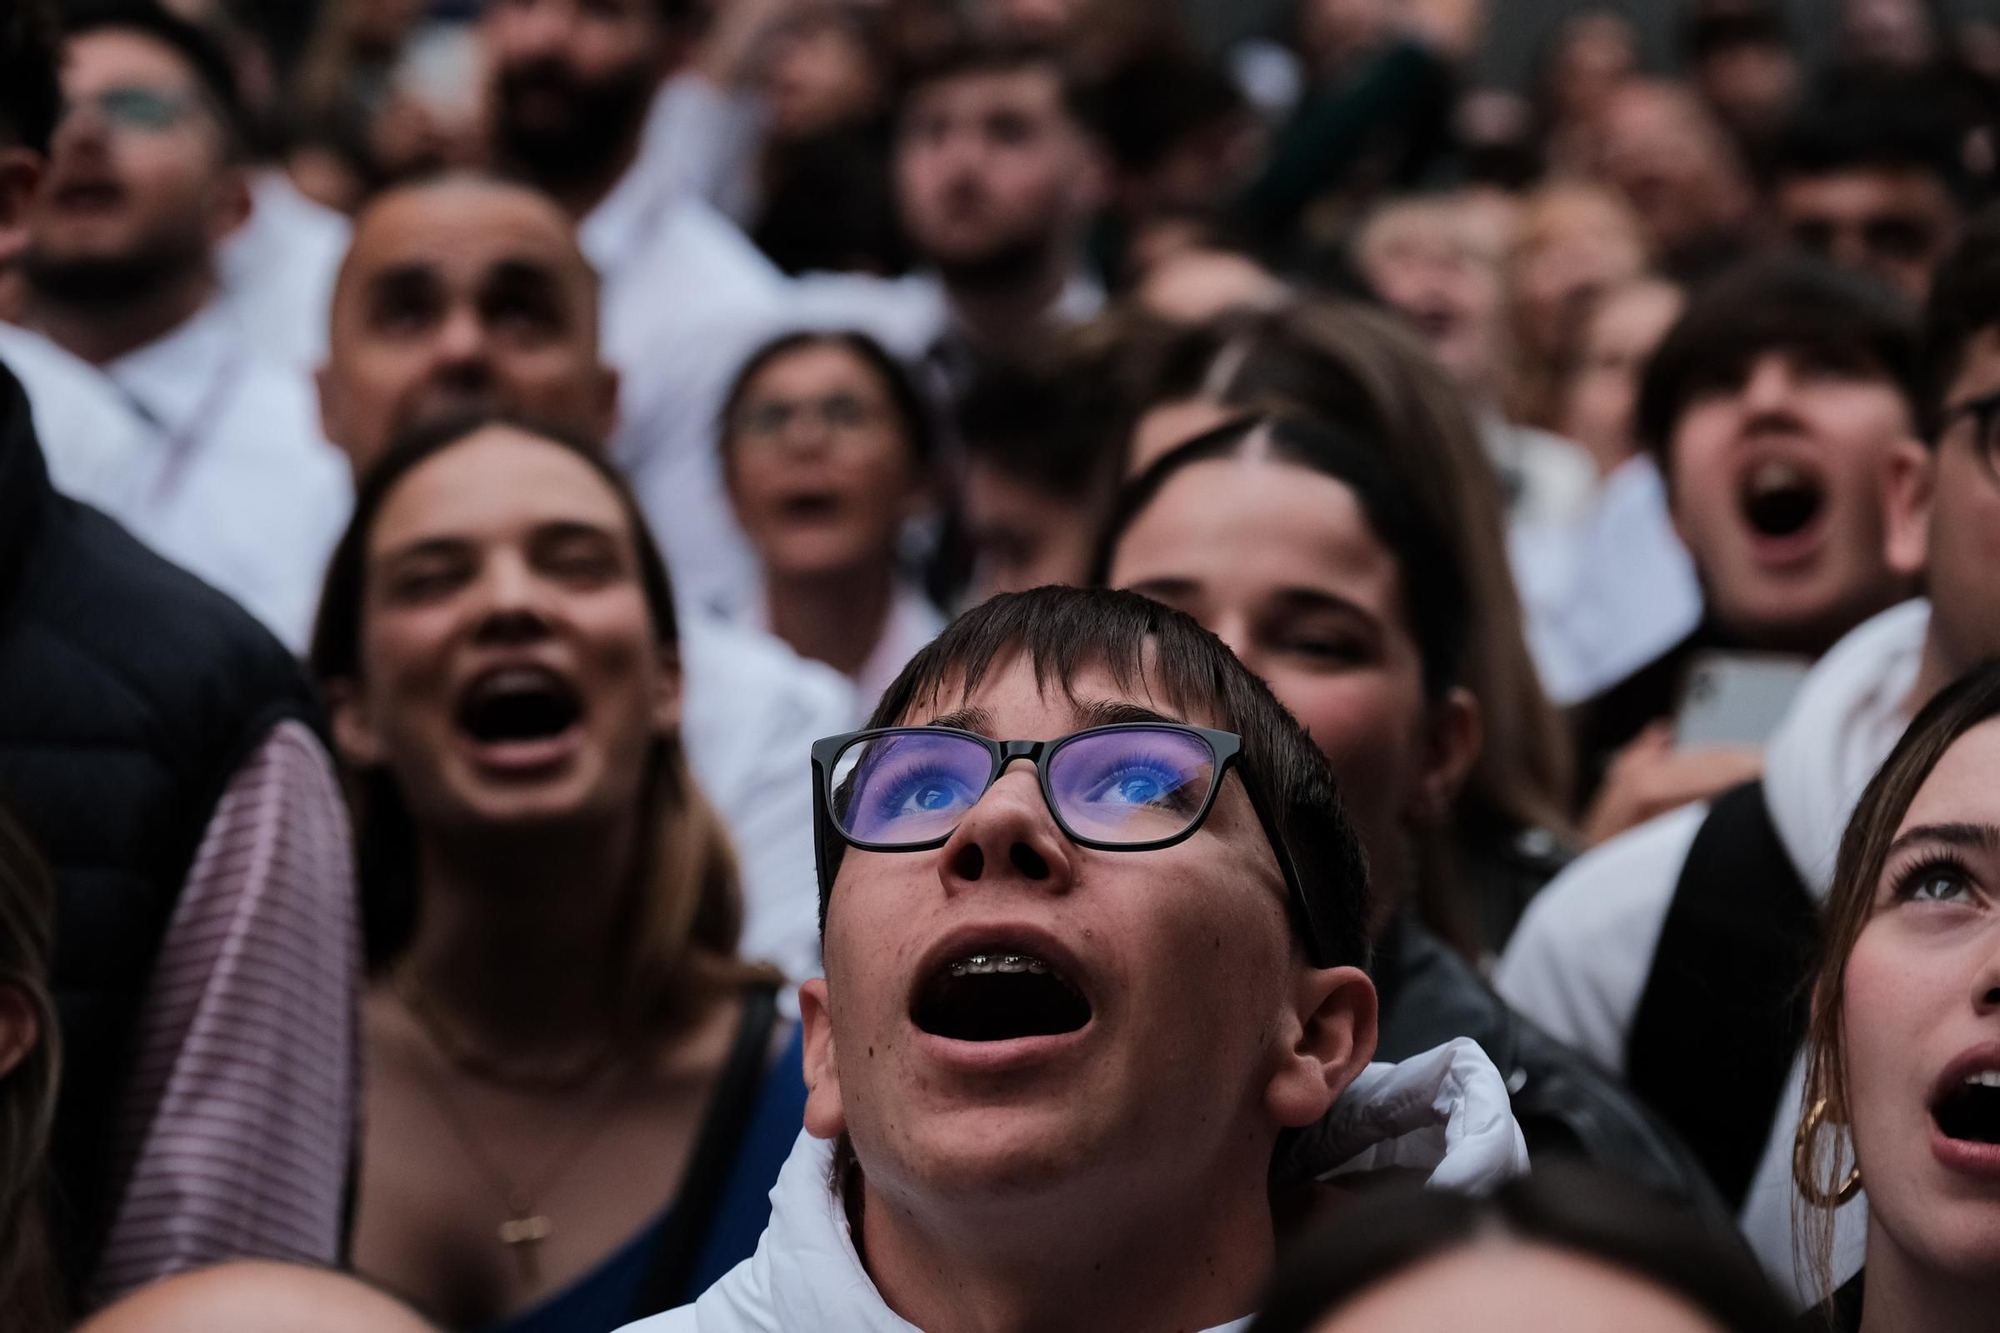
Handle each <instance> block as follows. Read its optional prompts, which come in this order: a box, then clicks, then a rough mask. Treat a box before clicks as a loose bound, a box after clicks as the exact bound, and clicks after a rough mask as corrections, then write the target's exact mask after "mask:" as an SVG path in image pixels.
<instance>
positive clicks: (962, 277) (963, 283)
mask: <svg viewBox="0 0 2000 1333" xmlns="http://www.w3.org/2000/svg"><path fill="white" fill-rule="evenodd" d="M1055 248H1056V241H1055V239H1054V238H1053V237H1052V236H1050V235H1049V234H1047V233H1040V234H1036V235H1032V236H1025V237H1016V238H1012V239H1009V240H1005V241H1002V242H1000V243H998V244H996V245H994V246H991V247H989V248H988V249H987V250H985V251H984V252H982V253H980V254H976V255H962V256H956V257H951V258H944V257H936V256H934V257H933V258H932V261H931V262H932V264H933V265H934V266H935V267H936V268H937V271H938V274H939V276H941V277H942V278H943V279H944V284H945V286H946V287H947V288H950V289H951V290H954V291H960V292H965V293H969V294H972V295H976V296H1004V295H1007V294H1009V293H1011V292H1018V291H1020V290H1021V289H1023V288H1025V287H1030V286H1033V285H1034V284H1035V283H1036V282H1038V281H1040V280H1041V278H1042V277H1043V276H1044V275H1045V274H1046V273H1048V272H1049V271H1050V269H1051V267H1052V265H1053V263H1054V255H1055Z"/></svg>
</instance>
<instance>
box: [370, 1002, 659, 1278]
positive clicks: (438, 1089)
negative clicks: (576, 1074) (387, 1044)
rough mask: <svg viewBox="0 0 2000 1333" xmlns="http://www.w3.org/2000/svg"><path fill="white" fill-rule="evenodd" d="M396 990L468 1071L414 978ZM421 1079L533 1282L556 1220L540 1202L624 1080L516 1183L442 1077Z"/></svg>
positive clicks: (608, 1087)
mask: <svg viewBox="0 0 2000 1333" xmlns="http://www.w3.org/2000/svg"><path fill="white" fill-rule="evenodd" d="M395 990H396V994H397V996H398V998H399V999H401V1000H402V1001H403V1005H404V1008H405V1009H406V1010H408V1011H409V1014H410V1017H411V1018H412V1019H414V1020H416V1023H417V1027H418V1029H419V1030H420V1031H422V1032H423V1033H424V1035H425V1037H426V1038H427V1039H428V1040H429V1042H430V1043H431V1045H432V1046H433V1047H434V1048H435V1049H436V1050H437V1052H438V1054H439V1055H441V1056H443V1057H444V1060H445V1062H446V1063H447V1064H450V1065H452V1066H455V1067H457V1068H460V1069H462V1070H465V1072H467V1073H471V1072H472V1071H471V1070H470V1069H468V1068H467V1067H466V1066H465V1065H464V1064H462V1063H461V1061H460V1060H459V1059H458V1057H457V1055H456V1054H455V1053H454V1052H453V1051H452V1049H450V1048H449V1047H448V1046H447V1045H446V1044H445V1043H444V1042H441V1041H439V1040H438V1038H439V1029H438V1028H437V1026H436V1024H435V1023H434V1022H426V1021H425V1020H424V1017H423V1012H424V1010H423V1009H420V1008H419V1006H421V1005H422V1004H423V1001H422V994H421V992H420V991H419V990H418V989H417V986H416V983H415V981H414V980H413V979H410V978H408V977H405V976H402V975H398V976H397V977H396V979H395ZM412 997H415V1001H416V1002H415V1003H412ZM425 1008H427V1006H425ZM614 1049H615V1047H614V1046H613V1045H611V1044H607V1045H606V1046H605V1048H604V1053H603V1054H602V1055H600V1056H598V1057H596V1058H595V1060H594V1065H593V1068H592V1071H591V1073H590V1074H586V1075H584V1076H582V1077H584V1078H588V1077H591V1076H593V1075H594V1074H595V1073H597V1072H600V1071H602V1070H603V1069H604V1068H605V1066H606V1065H607V1064H608V1063H609V1059H610V1053H611V1052H612V1051H613V1050H614ZM581 1081H582V1080H581V1078H572V1079H570V1081H569V1082H568V1083H567V1084H566V1085H565V1087H564V1089H562V1090H573V1089H574V1088H575V1087H577V1086H579V1085H580V1083H581ZM423 1084H424V1091H425V1092H427V1093H428V1094H429V1095H430V1098H431V1101H432V1102H433V1103H434V1104H435V1105H436V1107H437V1111H438V1114H439V1116H440V1117H441V1118H442V1119H443V1120H444V1121H445V1123H446V1124H447V1125H448V1126H450V1128H451V1131H452V1135H453V1137H454V1138H456V1139H457V1140H458V1144H459V1147H460V1148H461V1149H462V1150H463V1151H464V1153H465V1157H466V1160H467V1161H469V1162H470V1163H471V1164H472V1166H473V1169H474V1170H475V1171H477V1172H478V1174H479V1175H480V1177H481V1179H482V1181H483V1182H484V1183H485V1185H486V1186H487V1188H488V1189H490V1190H492V1191H493V1193H494V1196H495V1197H496V1198H498V1199H499V1200H500V1203H501V1206H502V1207H503V1208H505V1209H506V1213H507V1215H506V1217H505V1218H504V1219H502V1221H501V1222H500V1225H499V1226H498V1228H496V1235H497V1236H498V1238H499V1241H500V1243H501V1244H502V1245H504V1246H506V1247H507V1249H508V1251H509V1252H510V1253H511V1254H513V1256H514V1262H515V1265H516V1266H517V1268H518V1269H519V1271H520V1277H521V1281H522V1282H523V1283H524V1284H533V1283H534V1282H535V1281H536V1280H537V1278H538V1276H539V1272H540V1265H539V1262H538V1260H539V1257H540V1247H541V1244H542V1242H543V1241H546V1240H547V1239H549V1237H551V1236H553V1235H554V1234H555V1223H554V1222H553V1221H552V1220H551V1219H550V1218H549V1215H548V1214H547V1213H546V1212H543V1211H542V1210H541V1208H540V1207H539V1206H538V1201H539V1200H541V1199H542V1198H544V1197H545V1196H546V1195H547V1193H548V1191H549V1189H550V1188H551V1187H553V1186H554V1185H555V1184H556V1183H557V1182H558V1181H560V1180H561V1179H562V1177H563V1176H564V1175H565V1174H567V1173H568V1171H569V1170H570V1168H572V1167H574V1166H575V1165H576V1163H577V1161H578V1159H580V1158H581V1157H582V1156H583V1154H584V1152H585V1150H587V1149H588V1148H589V1147H590V1145H591V1144H593V1143H595V1142H596V1141H597V1135H598V1132H599V1131H600V1130H602V1129H603V1127H604V1124H605V1122H606V1121H608V1120H609V1119H610V1118H611V1110H612V1108H613V1107H614V1106H615V1098H614V1096H613V1094H614V1093H616V1092H617V1090H618V1089H619V1088H620V1087H621V1086H622V1081H621V1080H619V1079H606V1080H604V1086H603V1088H602V1089H601V1090H600V1092H599V1097H600V1098H601V1099H602V1103H603V1104H602V1105H601V1106H599V1107H597V1108H595V1109H596V1111H597V1112H598V1113H597V1114H593V1115H590V1116H586V1117H585V1118H584V1119H583V1120H582V1122H580V1124H579V1126H578V1132H576V1133H575V1134H573V1135H572V1136H571V1137H570V1138H569V1139H568V1140H566V1141H565V1142H563V1143H562V1145H561V1147H560V1148H559V1150H558V1151H557V1152H556V1153H555V1154H554V1155H553V1156H552V1157H550V1158H549V1160H548V1161H546V1162H545V1163H543V1165H542V1169H541V1170H540V1171H539V1172H537V1173H536V1175H535V1177H534V1179H533V1180H532V1181H530V1182H529V1183H528V1184H527V1185H525V1186H524V1185H521V1184H519V1183H517V1182H516V1181H515V1179H514V1177H513V1176H512V1175H510V1174H509V1173H508V1172H507V1171H506V1170H505V1169H504V1168H502V1167H501V1165H500V1164H499V1163H498V1162H497V1161H495V1160H494V1158H493V1155H492V1154H491V1153H489V1152H488V1151H487V1150H486V1145H485V1144H484V1143H483V1142H482V1141H481V1140H480V1137H479V1132H478V1129H477V1127H476V1126H475V1124H474V1123H473V1120H474V1118H473V1117H472V1116H469V1115H467V1114H466V1113H465V1111H464V1108H462V1107H461V1106H459V1105H458V1103H457V1102H456V1101H455V1100H454V1099H453V1098H452V1096H451V1094H450V1092H449V1091H448V1090H447V1089H446V1087H445V1085H444V1080H443V1079H442V1078H441V1077H438V1076H436V1075H434V1074H432V1073H431V1072H430V1071H426V1072H425V1076H424V1078H423ZM534 1090H535V1091H546V1090H547V1089H534Z"/></svg>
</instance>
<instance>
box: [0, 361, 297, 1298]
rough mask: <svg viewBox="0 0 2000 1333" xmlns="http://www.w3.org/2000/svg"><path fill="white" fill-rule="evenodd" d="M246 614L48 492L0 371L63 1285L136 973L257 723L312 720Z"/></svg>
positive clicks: (8, 627) (1, 647)
mask: <svg viewBox="0 0 2000 1333" xmlns="http://www.w3.org/2000/svg"><path fill="white" fill-rule="evenodd" d="M318 717H319V714H318V710H317V708H316V706H315V703H314V700H313V694H312V691H311V688H310V686H309V685H308V683H307V681H306V678H305V675H304V673H303V672H302V671H301V669H300V668H299V666H298V664H297V663H296V662H295V661H294V660H293V658H292V657H291V655H290V654H289V653H287V652H286V651H285V649H284V648H283V647H282V646H281V645H280V644H279V643H278V641H277V640H276V639H274V638H272V637H271V636H270V634H269V633H267V632H266V631H265V630H264V629H263V628H262V627H261V626H259V625H258V624H257V622H256V621H255V620H253V619H251V617H250V615H249V614H248V613H247V612H245V611H243V610H242V609H241V608H239V607H238V606H237V605H236V604H235V603H234V602H231V601H230V600H229V599H228V598H226V597H224V596H223V595H222V594H221V593H218V592H216V591H215V590H214V589H212V588H210V587H208V586H207V585H206V584H204V583H202V582H201V581H200V580H198V579H196V578H195V577H194V576H193V575H191V574H188V573H185V572H184V571H182V570H180V569H178V568H176V567H175V566H173V565H170V564H168V563H167V562H166V561H164V560H162V559H160V558H159V557H158V556H156V555H154V554H153V553H152V552H150V551H148V550H147V549H146V548H145V547H143V546H141V545H140V544H139V543H138V542H137V541H135V540H134V539H133V538H132V537H131V536H130V535H128V534H127V533H126V532H125V530H124V529H123V528H121V527H119V526H118V525H117V524H116V523H114V522H112V521H111V520H110V519H108V518H106V517H105V516H104V515H103V514H100V513H98V512H97V511H96V510H94V509H91V508H89V507H88V506H86V505H82V504H78V503H76V502H75V501H73V500H69V499H67V498H65V497H63V496H61V495H58V494H57V493H56V491H55V490H54V488H53V487H51V485H50V484H49V475H48V468H47V466H46V464H45V462H44V460H43V457H42V452H41V447H40V445H39V444H38V443H37V441H36V439H35V433H34V425H33V422H32V421H31V420H30V417H29V412H28V403H27V397H26V395H25V393H24V392H23V391H22V389H21V386H20V384H19V382H18V381H16V380H15V378H14V377H13V375H12V374H11V373H10V372H9V371H8V370H7V369H6V367H5V366H4V365H0V801H4V802H6V804H7V805H8V806H9V807H11V808H12V810H13V811H14V813H15V814H16V815H17V816H18V817H19V819H20V821H21V823H22V825H23V826H24V827H25V828H26V829H27V830H28V832H29V833H30V835H31V836H33V837H34V838H35V840H36V842H37V843H38V844H39V845H40V848H41V850H42V852H43V854H44V855H45V856H47V858H48V860H49V862H50V864H51V866H52V867H53V869H54V871H55V878H56V890H57V902H56V957H55V964H54V982H55V995H56V1006H57V1010H58V1015H59V1018H60V1026H61V1038H62V1044H63V1053H62V1062H63V1077H62V1089H61V1101H60V1105H59V1107H58V1112H57V1120H56V1137H55V1148H54V1162H55V1172H56V1185H57V1205H58V1217H57V1224H58V1235H57V1240H58V1248H59V1250H60V1257H61V1261H62V1267H63V1274H64V1278H65V1281H66V1282H67V1283H68V1284H69V1286H70V1287H71V1288H72V1290H75V1289H77V1288H79V1287H80V1286H81V1284H83V1283H84V1282H87V1281H88V1279H89V1274H90V1271H91V1270H92V1268H93V1267H94V1266H95V1264H96V1260H97V1257H98V1253H99V1248H100V1246H101V1244H102V1240H103V1236H104V1232H105V1230H106V1228H107V1227H108V1225H109V1222H110V1210H111V1208H112V1207H113V1206H114V1205H115V1203H116V1201H117V1199H118V1197H119V1195H120V1194H121V1193H122V1190H123V1184H124V1181H123V1179H122V1178H121V1172H122V1171H124V1170H128V1169H129V1163H120V1162H117V1161H115V1160H113V1153H112V1152H111V1151H110V1145H111V1144H112V1143H113V1142H114V1134H113V1132H112V1130H113V1120H114V1112H115V1111H116V1109H117V1107H118V1104H119V1101H120V1098H121V1095H122V1094H123V1092H124V1089H125V1083H126V1079H127V1075H128V1074H129V1073H130V1069H131V1060H132V1056H133V1051H132V1039H133V1032H134V1023H135V1019H136V1018H137V1016H138V1010H139V1006H140V1004H141V1002H142V1000H143V998H144V996H145V994H146V987H147V984H148V981H149V978H150V975H151V972H152V967H153V962H154V959H155V957H156V955H157V954H158V952H159V948H160V942H161V939H162V937H163V935H164V934H165V932H166V928H167V923H168V920H169V918H170V917H171V915H172V913H173V909H174V904H175V902H176V900H177V898H178V897H179V894H180V890H181V884H182V881H183V880H184V879H185V878H186V876H187V872H188V868H189V866H190V865H191V864H192V862H193V859H194V854H195V851H196V849H197V848H198V847H199V845H200V843H201V839H202V835H203V833H204V831H205V830H206V828H207V826H208V823H209V820H210V817H211V815H212V814H213V812H214V810H215V806H216V803H217V801H218V800H219V799H220V798H221V795H222V793H223V791H224V789H225V788H226V787H227V786H228V784H229V781H230V779H231V778H232V777H233V776H234V775H235V773H236V771H237V770H238V769H239V768H240V767H241V766H242V765H243V764H244V762H245V761H246V760H247V759H248V758H249V757H250V755H251V754H252V753H253V752H254V750H255V749H256V748H257V746H258V745H259V744H261V743H262V742H263V740H264V739H265V738H266V737H267V736H269V735H270V733H271V730H272V728H274V727H275V726H277V725H278V724H279V723H280V722H283V721H286V720H288V719H299V720H304V721H307V722H308V723H312V724H315V725H317V722H318Z"/></svg>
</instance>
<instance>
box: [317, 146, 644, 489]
mask: <svg viewBox="0 0 2000 1333" xmlns="http://www.w3.org/2000/svg"><path fill="white" fill-rule="evenodd" d="M319 385H320V406H321V416H322V418H323V420H324V422H325V426H326V432H327V437H328V438H329V439H330V440H332V441H333V442H334V443H335V444H336V445H338V446H340V448H342V449H344V450H345V451H346V452H347V454H348V456H349V458H350V459H351V460H352V461H353V463H354V467H355V470H356V472H357V473H359V472H364V471H366V470H367V469H368V467H369V466H371V465H372V464H373V463H374V461H375V460H376V459H377V458H379V457H380V456H381V455H382V453H383V452H384V451H385V450H386V449H387V448H388V447H389V445H390V443H391V442H392V441H393V440H394V439H395V438H396V437H397V436H398V435H400V434H402V433H404V432H406V431H408V430H410V429H411V428H413V427H415V426H418V425H421V424H423V423H425V422H430V421H436V420H440V419H442V418H444V417H448V416H452V415H455V414H458V413H464V412H474V411H486V412H491V411H502V412H506V413H509V414H513V415H522V416H530V417H535V418H539V419H544V420H550V421H555V422H560V423H563V424H565V425H568V426H569V427H571V428H572V429H575V430H578V431H581V432H583V433H585V434H588V435H591V436H594V437H599V438H602V437H606V436H608V435H609V434H610V431H611V427H612V425H613V420H614V416H615V413H616V404H617V379H616V376H614V375H613V374H612V373H611V372H610V371H609V370H607V369H606V368H605V367H604V365H603V364H602V362H601V361H600V360H599V359H598V348H597V299H596V279H595V278H594V277H593V276H592V274H591V273H590V270H589V268H588V267H587V265H586V264H585V261H584V259H583V256H582V255H581V254H580V253H579V252H578V250H577V248H576V241H575V238H574V237H573V235H572V234H571V231H570V226H569V222H568V219H567V218H565V217H564V216H563V214H562V213H561V211H560V210H558V209H557V208H556V206H555V205H554V204H553V203H551V202H550V201H548V200H547V199H545V198H543V197H542V196H540V195H537V194H535V193H533V192H532V191H528V190H524V189H517V188H514V187H511V186H504V185H495V184H488V183H484V182H476V181H466V182H446V183H442V184H438V185H432V186H427V187H418V188H413V189H407V190H403V191H399V192H396V193H393V194H390V195H388V196H386V197H384V198H383V199H382V200H381V201H380V202H378V203H377V204H376V205H375V206H374V207H373V208H372V209H370V210H369V211H368V213H367V214H366V215H364V216H363V218H362V219H361V222H360V225H359V226H358V227H357V229H356V231H355V235H354V241H353V245H352V249H351V250H350V253H349V255H348V259H347V263H346V266H345V268H344V269H343V270H342V273H341V280H340V286H339V290H338V292H337V294H336V298H335V301H334V308H333V329H332V336H331V339H330V341H329V344H328V356H327V365H326V367H325V369H324V370H322V371H321V372H320V376H319Z"/></svg>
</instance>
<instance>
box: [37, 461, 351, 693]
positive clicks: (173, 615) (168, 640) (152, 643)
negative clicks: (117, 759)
mask: <svg viewBox="0 0 2000 1333" xmlns="http://www.w3.org/2000/svg"><path fill="white" fill-rule="evenodd" d="M43 541H44V543H45V544H44V546H43V549H42V550H41V552H40V553H39V558H38V560H37V562H36V565H35V571H34V572H33V573H31V574H30V576H29V578H28V580H27V582H25V583H24V584H23V585H22V587H21V598H20V601H19V603H18V611H19V614H18V616H17V619H16V622H15V629H14V631H13V633H14V634H16V635H19V634H22V633H34V634H37V635H40V636H41V637H42V641H43V643H44V646H45V647H48V648H51V649H53V650H55V652H57V653H58V654H60V655H61V656H62V657H64V658H67V659H68V660H69V661H70V662H71V663H72V664H73V665H74V667H75V668H77V669H89V670H94V671H96V672H98V673H100V674H101V675H103V676H107V677H110V678H112V679H115V680H116V681H117V682H118V683H119V684H120V686H121V687H123V689H124V690H125V691H127V692H128V693H129V694H131V695H133V696H136V697H138V698H140V699H143V700H146V701H147V703H148V705H149V707H150V709H151V711H153V712H154V713H155V714H156V715H158V716H160V717H162V718H163V720H165V721H167V722H168V723H170V724H173V725H174V730H176V731H180V730H182V726H183V724H185V725H188V726H193V727H197V728H198V727H202V726H207V725H213V724H217V723H220V722H221V721H223V719H225V718H226V717H227V716H228V715H230V714H232V713H234V714H252V713H262V712H265V711H268V710H272V709H276V710H277V713H278V714H290V715H296V716H299V717H307V718H316V711H315V709H314V707H313V705H312V703H311V701H312V699H313V693H312V689H311V686H310V685H309V684H308V683H307V681H306V678H305V673H304V670H303V669H302V668H301V667H300V665H299V663H298V661H297V659H296V658H294V657H293V656H292V654H291V653H290V652H289V651H287V650H286V648H285V647H284V645H283V644H281V643H279V642H278V640H277V639H276V638H275V637H273V635H272V634H271V632H270V631H269V630H267V629H266V628H264V626H263V625H262V624H260V623H259V622H258V621H257V620H256V618H255V617H253V616H252V615H251V614H250V613H249V612H248V611H245V610H244V609H243V608H242V607H241V606H239V605H237V604H236V603H235V602H234V601H232V600H230V599H229V598H228V597H227V596H225V595H223V594H222V593H221V592H218V591H217V590H216V589H214V588H212V587H210V586H209V585H208V584H206V583H204V582H203V581H202V580H200V579H199V578H196V577H195V576H194V575H193V574H190V573H188V572H187V571H186V570H184V569H182V568H180V567H179V566H178V565H175V564H172V563H170V562H169V561H167V560H165V559H162V558H161V557H160V556H158V555H156V554H154V553H153V552H152V551H151V550H150V549H148V548H147V547H146V546H145V545H143V544H142V543H141V542H140V541H139V540H138V539H137V538H135V537H133V536H132V535H131V534H130V533H128V532H127V531H125V529H124V528H122V527H120V526H119V525H118V524H117V523H116V522H115V521H113V520H112V519H111V518H109V517H108V516H106V515H104V514H102V513H100V512H99V511H97V510H95V509H93V508H91V507H90V506H88V505H85V504H83V503H81V502H78V501H74V500H59V501H58V508H57V512H56V516H55V521H54V522H52V523H51V525H50V527H49V529H48V530H47V531H46V532H45V534H44V537H43ZM51 683H52V684H55V683H56V682H51Z"/></svg>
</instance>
